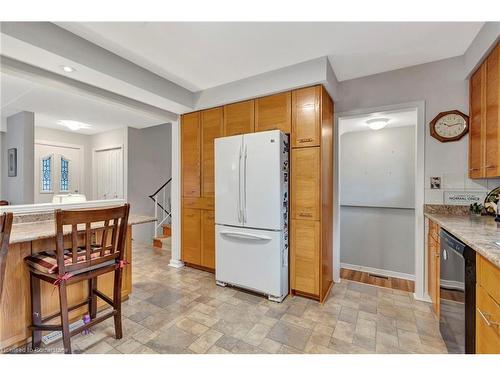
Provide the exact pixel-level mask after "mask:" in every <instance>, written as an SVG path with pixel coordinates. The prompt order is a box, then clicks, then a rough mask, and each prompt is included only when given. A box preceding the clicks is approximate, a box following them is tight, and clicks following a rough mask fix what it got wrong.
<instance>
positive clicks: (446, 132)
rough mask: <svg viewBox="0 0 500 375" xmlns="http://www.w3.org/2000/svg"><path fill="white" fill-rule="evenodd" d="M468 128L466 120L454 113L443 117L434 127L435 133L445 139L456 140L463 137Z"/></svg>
mask: <svg viewBox="0 0 500 375" xmlns="http://www.w3.org/2000/svg"><path fill="white" fill-rule="evenodd" d="M466 128H467V122H466V120H465V119H464V118H463V117H462V116H460V115H457V114H454V113H450V114H447V115H445V116H443V117H441V118H440V119H439V120H438V121H437V122H436V124H435V125H434V130H435V132H436V133H437V134H438V135H440V136H441V137H443V138H455V137H457V136H459V135H461V134H462V133H463V132H464V131H465V130H466Z"/></svg>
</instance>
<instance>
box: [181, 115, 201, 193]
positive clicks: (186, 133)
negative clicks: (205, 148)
mask: <svg viewBox="0 0 500 375" xmlns="http://www.w3.org/2000/svg"><path fill="white" fill-rule="evenodd" d="M181 121H182V126H181V143H182V150H181V164H182V165H181V169H182V196H183V197H199V196H200V195H201V183H200V182H201V181H200V179H201V123H200V113H199V112H194V113H189V114H186V115H183V116H182V119H181Z"/></svg>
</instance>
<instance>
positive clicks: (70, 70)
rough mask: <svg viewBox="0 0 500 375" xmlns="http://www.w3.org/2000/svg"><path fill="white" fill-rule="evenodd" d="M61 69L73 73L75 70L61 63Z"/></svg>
mask: <svg viewBox="0 0 500 375" xmlns="http://www.w3.org/2000/svg"><path fill="white" fill-rule="evenodd" d="M61 69H62V70H64V71H65V72H66V73H73V72H74V71H76V69H75V68H73V67H72V66H69V65H61Z"/></svg>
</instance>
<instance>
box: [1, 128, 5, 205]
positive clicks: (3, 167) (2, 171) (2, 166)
mask: <svg viewBox="0 0 500 375" xmlns="http://www.w3.org/2000/svg"><path fill="white" fill-rule="evenodd" d="M4 142H5V133H4V132H3V131H1V130H0V200H2V199H4V197H3V196H2V192H3V190H2V185H3V182H2V181H3V178H4V177H3V174H4V171H5V170H6V169H5V168H6V166H4V165H3V161H4V157H3V150H4V149H5V145H4Z"/></svg>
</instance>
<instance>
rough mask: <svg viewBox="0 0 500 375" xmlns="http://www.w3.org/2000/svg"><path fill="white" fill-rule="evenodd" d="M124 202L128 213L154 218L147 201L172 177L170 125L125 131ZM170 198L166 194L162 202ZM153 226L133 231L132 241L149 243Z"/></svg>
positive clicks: (152, 206) (168, 191) (151, 207)
mask: <svg viewBox="0 0 500 375" xmlns="http://www.w3.org/2000/svg"><path fill="white" fill-rule="evenodd" d="M128 145H129V151H128V176H129V178H128V201H129V203H130V208H131V211H132V213H135V214H142V215H148V216H154V211H155V210H154V202H153V201H152V200H151V199H150V198H149V195H150V194H153V193H154V192H155V191H156V190H157V189H158V188H159V187H160V186H161V185H163V184H164V183H165V182H166V181H167V180H168V179H170V178H171V177H172V128H171V125H170V124H163V125H158V126H153V127H149V128H145V129H134V128H129V129H128ZM169 198H170V190H167V194H166V199H169ZM153 232H154V224H152V223H151V224H148V225H140V226H137V227H134V234H133V235H134V239H135V240H137V241H140V242H148V243H151V241H152V238H153V236H154V233H153Z"/></svg>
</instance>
